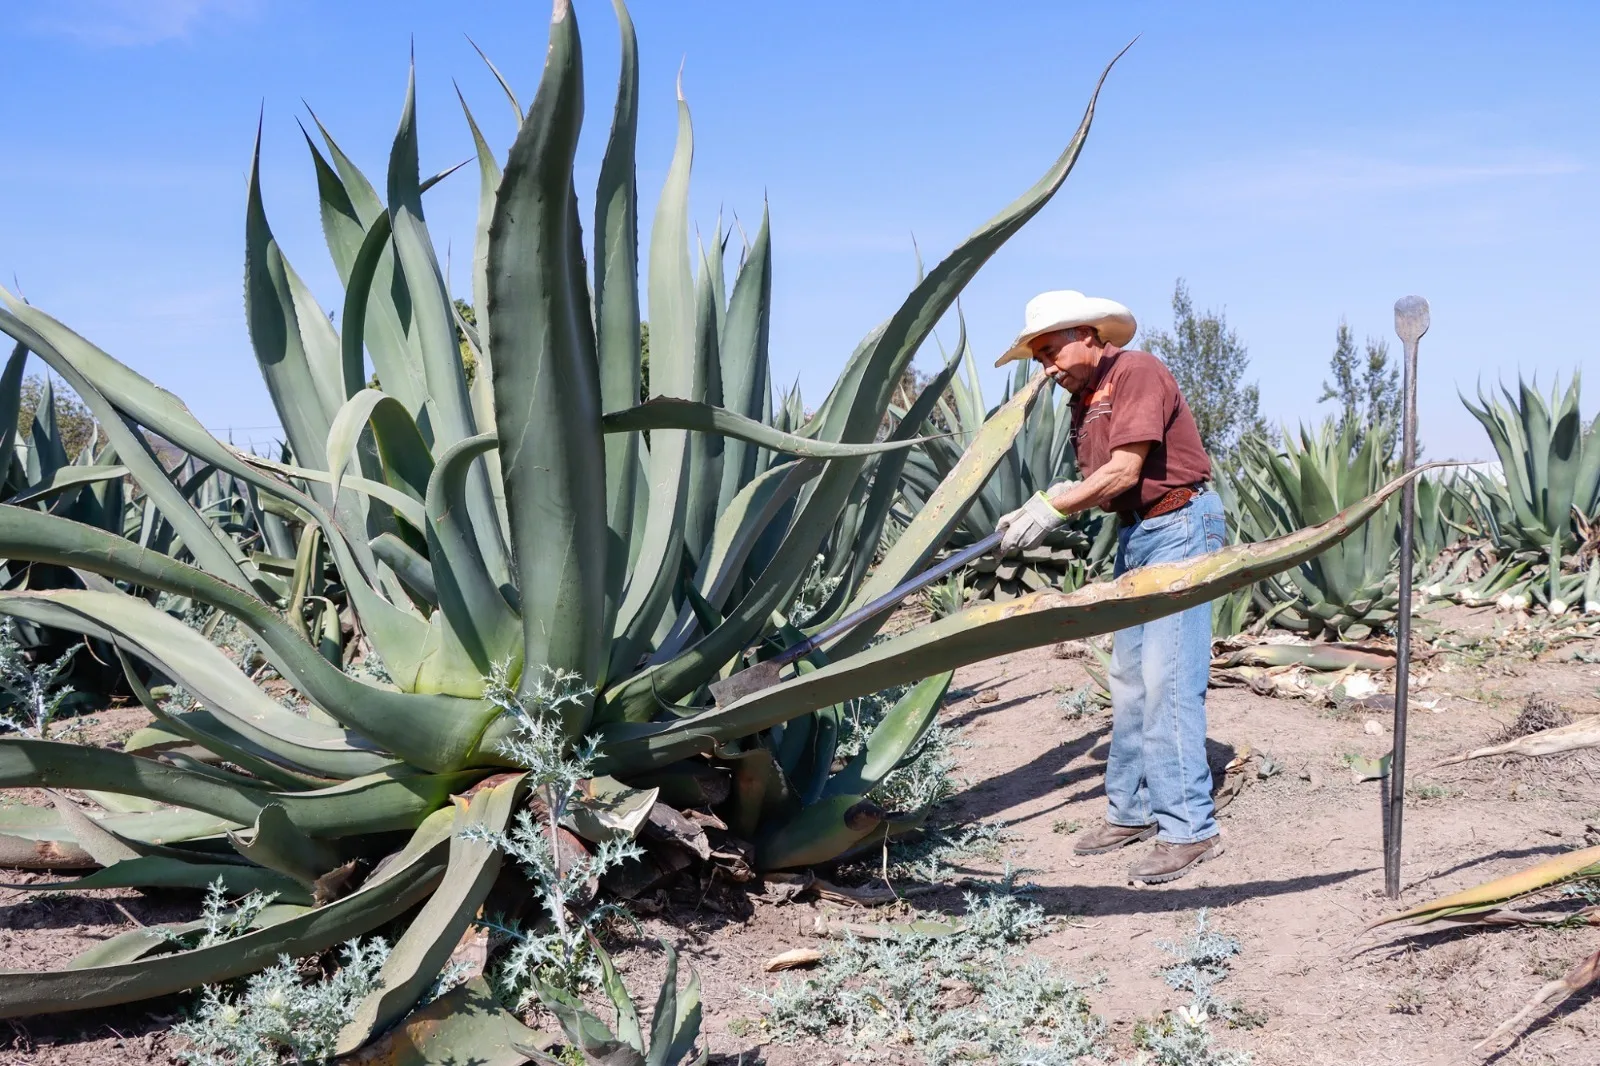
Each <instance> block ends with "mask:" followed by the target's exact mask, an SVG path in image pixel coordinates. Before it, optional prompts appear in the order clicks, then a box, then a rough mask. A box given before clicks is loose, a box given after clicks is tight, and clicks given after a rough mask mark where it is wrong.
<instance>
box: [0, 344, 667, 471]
mask: <svg viewBox="0 0 1600 1066" xmlns="http://www.w3.org/2000/svg"><path fill="white" fill-rule="evenodd" d="M27 368H28V348H27V346H26V345H24V344H23V343H22V342H20V341H19V342H17V344H16V346H15V347H13V348H12V349H11V357H10V358H9V359H7V360H6V368H5V370H4V371H0V481H4V480H5V479H6V477H7V476H9V474H10V472H11V461H12V457H13V456H15V455H16V450H17V430H18V429H19V428H20V427H19V426H18V425H17V421H18V412H19V411H20V409H21V407H22V375H23V372H24V371H25V370H27ZM635 394H636V395H637V391H636V392H635Z"/></svg>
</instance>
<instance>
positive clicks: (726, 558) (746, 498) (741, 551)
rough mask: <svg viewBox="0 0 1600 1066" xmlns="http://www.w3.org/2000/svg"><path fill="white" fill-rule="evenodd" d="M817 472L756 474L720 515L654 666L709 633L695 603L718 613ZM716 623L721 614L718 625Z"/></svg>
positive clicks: (801, 465) (806, 467) (604, 712)
mask: <svg viewBox="0 0 1600 1066" xmlns="http://www.w3.org/2000/svg"><path fill="white" fill-rule="evenodd" d="M821 470H822V463H821V461H820V460H816V459H800V460H794V461H792V462H788V463H784V464H782V465H780V466H775V467H772V468H771V469H770V470H766V471H763V472H762V473H760V474H757V475H756V476H755V478H754V479H753V480H751V482H750V483H749V484H748V485H746V486H744V488H742V489H740V490H739V493H738V495H736V496H735V497H734V498H733V500H732V501H731V502H730V503H729V504H728V506H726V507H724V508H722V509H721V512H720V516H719V517H718V518H717V525H716V530H715V532H714V533H713V534H712V538H711V545H710V548H709V550H708V551H707V552H706V557H705V558H704V559H703V560H701V563H700V568H699V570H698V571H697V573H696V575H695V580H694V584H693V586H692V587H691V588H690V589H689V590H686V595H687V593H688V592H692V593H693V596H689V597H688V598H689V603H688V604H686V605H685V606H684V608H683V610H681V611H680V612H679V614H678V622H677V625H676V626H674V628H673V631H672V632H671V633H670V634H669V635H668V636H667V638H666V639H665V640H664V641H662V642H661V646H660V647H659V648H658V649H657V650H656V654H655V656H654V658H655V659H656V660H658V661H663V662H664V661H666V660H668V659H670V658H672V657H673V656H675V655H677V654H678V653H679V652H681V651H682V650H683V647H684V644H685V643H686V642H687V641H688V640H689V639H690V637H692V636H693V635H694V633H695V631H696V627H697V626H698V627H699V628H700V629H702V630H708V629H709V628H712V627H708V626H707V624H706V621H705V620H704V619H702V618H700V617H699V615H700V613H701V612H700V611H698V610H697V609H696V603H695V600H696V598H698V599H700V600H702V601H703V602H704V604H705V606H707V607H710V608H711V609H712V610H713V611H714V612H720V611H721V609H722V608H723V607H724V606H725V605H726V604H727V602H728V598H729V597H730V596H731V595H732V594H733V592H734V589H735V586H736V584H737V583H738V581H739V579H740V578H741V577H743V576H744V572H745V563H746V561H747V560H748V559H749V558H750V553H751V551H752V550H753V549H754V548H755V546H756V545H757V543H759V541H760V539H761V537H762V535H763V534H764V533H766V531H767V529H768V528H769V527H770V526H771V525H772V524H773V522H774V520H775V519H776V517H777V516H778V515H779V514H780V513H781V512H782V511H783V509H784V508H785V507H786V506H787V505H788V504H789V503H790V502H791V501H792V500H793V499H794V498H795V496H796V494H798V493H799V492H800V490H801V489H802V488H803V487H804V486H805V484H806V482H808V481H810V480H811V479H812V478H814V477H816V476H817V474H818V473H820V472H821ZM720 622H721V615H720V613H719V614H718V616H717V623H716V624H720ZM596 714H597V716H598V720H601V721H610V720H612V716H613V714H614V708H612V707H611V706H610V705H609V704H608V705H604V706H602V707H600V708H599V709H598V710H597V711H596Z"/></svg>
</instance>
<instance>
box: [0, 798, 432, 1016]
mask: <svg viewBox="0 0 1600 1066" xmlns="http://www.w3.org/2000/svg"><path fill="white" fill-rule="evenodd" d="M440 815H442V816H443V817H442V818H441V817H440ZM450 817H451V812H449V811H443V812H440V813H439V814H436V815H435V816H434V818H433V819H431V820H430V821H428V822H426V823H424V824H422V825H421V826H420V827H419V828H418V829H417V832H416V833H415V834H413V836H412V838H411V841H410V842H409V843H408V844H407V845H406V847H405V849H404V850H402V851H401V852H400V853H399V854H398V855H397V856H396V858H395V860H394V861H393V862H392V863H390V864H389V865H388V866H387V867H385V868H384V869H383V870H380V871H378V872H377V873H375V874H374V875H373V876H372V877H371V878H369V879H368V880H367V882H366V883H365V884H364V885H362V886H361V887H360V888H359V889H357V890H356V891H355V892H353V893H351V894H350V895H348V896H346V897H344V898H343V899H341V900H338V901H336V902H334V903H330V904H328V905H327V906H325V907H319V908H316V909H315V910H311V911H306V912H304V913H302V914H300V915H298V916H296V917H292V918H289V919H288V920H286V921H283V922H279V923H277V924H276V925H272V926H270V927H268V928H265V929H261V930H258V931H255V932H251V933H247V934H245V935H244V936H241V937H236V938H234V939H232V940H226V941H223V942H222V943H219V944H214V945H212V946H211V947H205V948H195V949H193V950H189V951H180V952H174V953H173V954H170V955H162V956H158V957H156V958H144V959H138V960H136V961H133V962H125V963H117V964H110V965H101V966H86V967H80V968H76V969H67V970H56V971H52V972H43V973H40V972H28V971H20V970H12V971H5V972H0V1017H3V1018H16V1017H22V1016H25V1015H29V1014H48V1013H53V1012H57V1011H63V1010H87V1009H92V1008H95V1007H106V1006H111V1005H112V1004H116V1003H129V1002H133V1001H135V1000H140V999H150V998H152V997H155V996H161V995H167V994H169V993H172V992H179V991H182V990H183V989H186V988H194V987H196V986H198V985H202V984H215V983H218V982H221V981H226V980H229V979H231V978H234V977H240V976H242V975H244V974H247V973H251V972H253V971H255V970H259V969H262V968H264V967H266V966H269V965H271V964H272V963H273V962H274V961H275V960H276V959H277V958H278V957H279V956H280V955H289V956H290V957H300V956H303V955H314V954H316V953H318V952H321V951H324V950H326V949H327V948H330V947H333V946H334V945H335V944H338V943H341V942H343V941H345V940H348V939H350V938H351V937H355V936H360V935H361V934H363V933H366V932H368V931H370V930H372V929H375V928H376V927H378V926H379V925H382V924H383V923H384V922H387V921H389V920H390V919H392V918H394V917H396V916H398V915H400V914H403V913H405V911H406V910H408V909H409V908H411V907H412V906H414V905H415V904H416V903H417V902H418V901H419V900H421V899H422V898H423V897H424V896H426V895H427V894H428V893H429V892H430V891H432V890H433V888H434V886H436V885H437V884H438V883H439V881H440V879H441V878H442V877H443V875H444V869H445V862H444V859H445V850H446V841H447V837H448V833H449V825H450Z"/></svg>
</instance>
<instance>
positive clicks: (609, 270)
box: [594, 0, 641, 633]
mask: <svg viewBox="0 0 1600 1066" xmlns="http://www.w3.org/2000/svg"><path fill="white" fill-rule="evenodd" d="M612 6H613V7H614V8H615V9H616V13H617V23H618V27H619V30H620V32H621V38H622V60H621V68H620V71H619V73H618V75H617V98H616V105H615V107H614V108H613V111H612V117H611V133H610V136H609V138H608V139H607V141H606V151H605V155H604V157H603V158H602V159H601V161H600V177H599V181H598V183H597V184H596V188H595V206H594V240H595V255H594V324H595V350H596V353H597V357H598V359H599V364H600V405H601V410H612V411H615V410H619V409H621V408H624V407H628V406H630V405H632V404H634V403H636V402H637V401H638V399H639V379H640V366H639V362H640V354H641V353H640V335H639V188H638V178H637V175H636V172H635V167H634V147H635V144H636V142H637V140H638V130H639V44H638V40H637V38H636V37H635V35H634V32H633V19H632V18H631V17H630V16H629V14H628V8H627V5H625V4H624V3H623V2H622V0H613V5H612ZM639 443H640V442H639V436H638V434H634V433H624V434H617V435H612V436H609V437H607V438H606V439H605V442H604V447H605V456H606V480H605V484H606V522H607V524H608V525H609V526H610V529H611V534H612V536H613V537H615V538H616V541H615V544H614V546H613V547H612V548H611V549H610V550H608V551H607V553H606V606H605V624H604V625H603V626H602V627H601V629H602V631H603V632H605V633H610V632H611V631H612V629H613V627H614V624H615V620H616V613H617V609H618V607H619V606H620V605H621V599H622V593H623V587H624V585H625V584H626V581H627V576H628V566H629V564H630V562H631V559H630V553H629V552H628V551H625V550H619V549H620V548H621V547H623V546H627V545H630V544H632V543H633V541H634V532H635V530H634V501H635V496H636V494H637V493H638V481H639Z"/></svg>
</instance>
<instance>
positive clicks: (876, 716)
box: [835, 686, 962, 812]
mask: <svg viewBox="0 0 1600 1066" xmlns="http://www.w3.org/2000/svg"><path fill="white" fill-rule="evenodd" d="M909 690H910V689H909V686H896V687H893V688H886V689H884V690H882V691H881V692H875V693H873V694H872V695H870V696H863V697H861V698H860V699H855V700H850V701H849V702H848V704H847V705H846V710H847V716H846V717H845V719H844V722H843V724H842V728H841V729H840V736H839V746H838V749H837V752H836V754H835V757H836V758H839V759H843V760H846V761H848V760H850V759H851V758H854V757H855V756H856V755H858V754H860V752H861V750H862V749H863V748H865V747H866V744H867V739H868V738H869V737H871V736H872V731H873V730H874V729H875V728H877V726H878V723H879V722H881V721H883V719H884V716H885V715H887V714H888V713H889V711H890V710H892V709H893V707H894V705H895V704H896V703H898V702H900V698H901V697H902V696H904V695H905V694H906V693H907V692H908V691H909ZM961 745H962V742H961V739H960V732H959V731H958V730H955V729H950V728H947V727H945V726H941V725H934V726H933V727H932V728H930V729H929V730H928V732H927V734H926V735H925V736H924V737H923V738H922V739H921V740H920V741H918V742H917V746H916V747H915V748H914V749H912V751H911V752H910V753H909V754H907V755H906V757H905V758H904V759H902V760H901V763H900V765H899V766H898V767H896V768H895V769H894V770H892V771H890V772H889V773H888V775H886V776H885V777H884V779H883V780H882V781H880V782H878V785H877V787H876V788H874V789H873V790H872V792H871V794H870V795H869V796H868V798H869V799H871V800H872V801H873V802H874V803H877V804H878V805H879V806H881V807H883V808H884V810H889V811H905V812H909V811H922V810H927V809H928V808H930V807H933V806H936V805H937V804H940V803H943V802H944V801H945V800H947V799H949V798H950V797H951V796H954V795H955V794H956V792H957V791H959V790H960V788H961V781H960V780H959V779H958V778H957V777H956V776H955V769H956V756H955V749H956V748H958V747H960V746H961Z"/></svg>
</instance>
